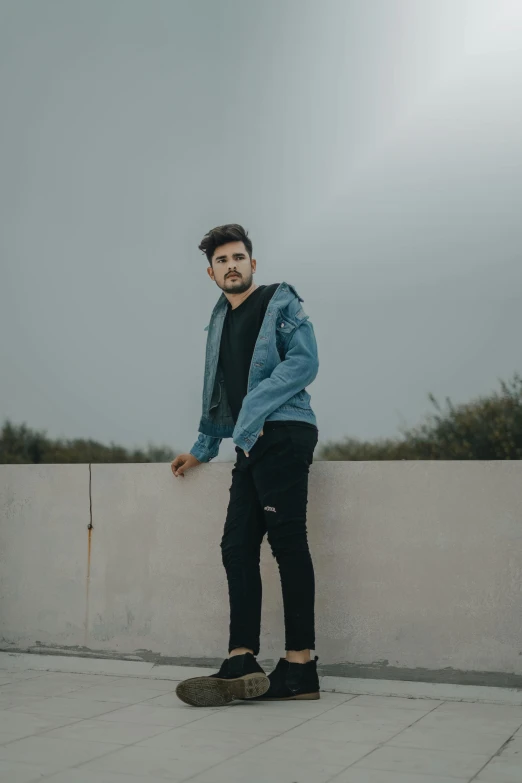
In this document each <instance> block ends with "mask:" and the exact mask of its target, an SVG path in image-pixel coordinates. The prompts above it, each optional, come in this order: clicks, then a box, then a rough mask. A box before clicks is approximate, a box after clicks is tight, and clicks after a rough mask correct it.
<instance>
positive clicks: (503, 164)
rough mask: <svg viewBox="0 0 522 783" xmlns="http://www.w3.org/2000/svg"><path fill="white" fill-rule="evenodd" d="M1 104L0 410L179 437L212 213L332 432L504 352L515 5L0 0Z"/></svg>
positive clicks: (186, 413) (483, 373)
mask: <svg viewBox="0 0 522 783" xmlns="http://www.w3.org/2000/svg"><path fill="white" fill-rule="evenodd" d="M0 113H1V122H0V223H1V226H0V264H1V282H0V373H1V376H0V418H1V419H2V420H3V419H5V418H10V419H11V420H12V421H13V422H14V423H22V422H26V423H27V424H28V425H29V426H30V427H35V428H38V429H46V430H47V432H48V434H49V435H50V436H52V437H58V436H63V437H92V438H95V439H97V440H100V441H103V442H106V443H108V442H109V441H115V442H117V443H120V444H123V445H126V446H145V445H147V443H148V442H154V443H157V444H166V445H170V446H171V447H172V448H174V449H176V450H188V449H190V447H191V446H192V444H193V442H194V440H195V438H196V435H197V425H198V422H199V417H200V402H201V387H202V376H203V364H204V347H205V337H206V335H205V333H204V331H203V330H204V327H205V326H206V325H207V323H208V320H209V314H210V311H211V309H212V307H213V305H214V303H215V301H216V299H217V296H218V295H219V290H218V289H217V288H216V286H215V284H213V283H212V282H211V281H210V280H209V279H208V277H207V275H206V272H205V266H206V262H205V259H204V257H203V256H202V255H201V254H200V253H199V251H198V250H197V245H198V243H199V241H200V239H201V237H202V235H203V234H204V233H205V232H206V231H207V230H208V229H210V228H211V227H212V226H214V225H216V224H220V223H224V222H239V223H242V224H243V225H245V226H246V227H247V228H248V229H249V231H250V234H251V237H252V240H253V243H254V255H255V256H256V258H257V260H258V273H257V282H258V284H262V283H272V282H281V281H282V280H286V281H288V282H290V283H292V284H293V285H295V286H296V288H297V290H298V291H299V293H300V295H301V296H302V297H303V299H304V300H305V304H304V306H305V309H306V311H307V312H308V314H309V315H310V318H311V320H312V322H313V324H314V327H315V330H316V334H317V338H318V343H319V351H320V365H321V366H320V374H319V377H318V379H317V380H316V382H315V383H314V384H313V385H312V386H311V387H310V393H311V394H312V403H313V405H314V407H315V409H316V413H317V416H318V422H319V429H320V437H321V440H322V441H323V442H324V441H327V440H330V439H335V438H342V437H344V436H348V435H351V436H359V437H364V438H373V437H379V436H387V435H393V434H395V433H396V432H397V431H398V428H399V426H400V425H401V424H402V423H404V422H406V423H408V424H415V423H417V422H418V421H419V420H420V419H421V418H422V416H423V414H425V413H426V412H427V411H428V410H429V409H430V406H429V403H428V400H427V395H428V393H429V392H433V393H434V394H435V395H436V396H438V397H440V398H444V397H445V396H447V395H448V396H450V397H452V399H453V400H454V401H456V402H460V401H467V400H468V399H470V398H472V397H475V396H477V395H480V394H484V393H489V392H490V391H492V390H493V389H495V388H497V386H498V383H497V381H498V378H509V377H510V376H511V375H512V374H513V373H514V372H515V371H517V370H518V371H521V370H522V340H521V336H522V253H521V247H522V154H521V144H520V139H521V138H522V3H521V2H520V0H424V1H423V2H419V0H321V2H319V0H263V2H260V0H255V2H254V0H208V1H205V0H186V1H181V0H45V1H43V0H0ZM230 443H231V442H230V441H228V444H230ZM232 453H233V452H232V449H231V447H230V445H228V446H227V447H226V448H222V452H221V456H222V457H223V458H230V457H231V455H232Z"/></svg>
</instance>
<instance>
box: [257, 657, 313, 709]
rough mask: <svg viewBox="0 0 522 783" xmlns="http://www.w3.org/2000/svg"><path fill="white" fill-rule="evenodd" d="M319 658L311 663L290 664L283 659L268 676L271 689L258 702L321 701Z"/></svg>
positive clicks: (258, 698)
mask: <svg viewBox="0 0 522 783" xmlns="http://www.w3.org/2000/svg"><path fill="white" fill-rule="evenodd" d="M317 660H318V659H317V656H316V657H315V658H314V660H313V661H310V662H309V663H290V662H289V661H287V660H286V658H281V659H280V660H279V663H278V664H277V666H276V668H275V669H274V671H273V672H272V673H271V674H269V675H268V679H269V680H270V688H269V689H268V691H267V692H266V693H264V694H262V695H261V696H258V697H257V698H256V699H255V700H256V701H292V700H295V701H297V700H312V699H320V698H321V694H320V692H319V677H318V676H317Z"/></svg>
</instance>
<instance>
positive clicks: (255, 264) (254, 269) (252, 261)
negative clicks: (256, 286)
mask: <svg viewBox="0 0 522 783" xmlns="http://www.w3.org/2000/svg"><path fill="white" fill-rule="evenodd" d="M250 264H251V266H252V274H253V273H254V272H255V271H256V267H257V261H256V259H255V258H253V259H252V260H251V262H250Z"/></svg>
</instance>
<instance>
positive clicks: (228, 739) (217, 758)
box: [0, 656, 522, 783]
mask: <svg viewBox="0 0 522 783" xmlns="http://www.w3.org/2000/svg"><path fill="white" fill-rule="evenodd" d="M27 657H28V656H26V658H27ZM34 657H35V658H37V657H38V656H34ZM93 665H94V664H93V663H92V662H91V668H92V666H93ZM111 669H112V673H111V674H97V673H91V674H79V673H74V672H67V671H66V672H58V671H38V670H34V669H30V668H24V667H23V666H21V665H20V661H16V659H14V658H13V659H11V658H10V657H8V656H4V658H3V663H2V665H1V666H0V781H1V782H2V783H4V782H5V783H31V781H36V780H46V781H52V783H138V782H140V783H158V781H164V780H173V781H185V780H190V781H191V782H192V783H245V782H246V781H253V782H254V783H326V781H335V782H336V783H456V781H472V780H473V781H477V782H478V783H480V782H481V781H482V782H483V783H521V781H522V728H521V727H522V706H521V705H516V704H487V703H473V702H469V701H468V702H457V701H445V700H436V699H427V698H423V699H412V698H405V697H393V696H378V695H353V694H352V695H350V694H347V693H343V694H341V693H324V694H323V696H322V699H321V700H320V701H318V702H293V703H292V702H290V703H280V704H274V703H271V704H270V703H236V704H233V705H231V706H229V707H226V708H221V709H195V708H191V707H187V706H185V705H184V704H182V703H181V702H179V701H178V700H177V699H176V696H175V694H174V690H175V687H176V681H175V680H173V679H154V678H151V677H137V676H131V675H129V674H128V671H129V665H127V664H126V662H123V661H122V662H117V661H114V662H111ZM448 687H450V686H448ZM456 687H457V688H458V686H456Z"/></svg>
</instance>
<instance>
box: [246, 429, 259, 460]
mask: <svg viewBox="0 0 522 783" xmlns="http://www.w3.org/2000/svg"><path fill="white" fill-rule="evenodd" d="M259 437H260V438H262V437H263V430H261V432H260V433H259ZM245 457H250V452H248V451H245Z"/></svg>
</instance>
